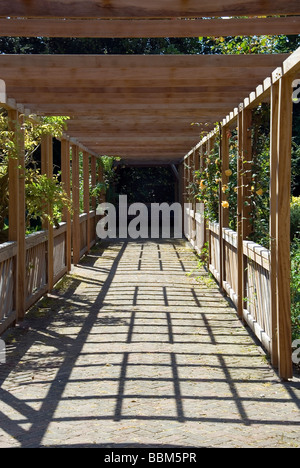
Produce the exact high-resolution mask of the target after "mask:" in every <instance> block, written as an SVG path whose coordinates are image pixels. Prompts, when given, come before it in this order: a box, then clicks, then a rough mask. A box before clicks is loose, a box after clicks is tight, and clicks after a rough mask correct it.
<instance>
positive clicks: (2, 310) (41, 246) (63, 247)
mask: <svg viewBox="0 0 300 468" xmlns="http://www.w3.org/2000/svg"><path fill="white" fill-rule="evenodd" d="M87 219H88V215H87V214H86V213H85V214H83V215H81V216H80V226H81V239H80V242H81V252H80V255H81V256H83V255H84V254H85V253H86V252H87V251H88V250H89V249H90V248H91V247H92V246H93V245H94V244H95V242H96V213H95V211H91V212H90V213H89V223H87ZM88 226H89V231H88V230H87V229H88ZM88 232H89V235H88ZM88 238H89V241H90V245H89V247H88V245H87V241H88ZM48 240H49V239H48V231H46V230H45V231H40V232H36V233H33V234H30V235H28V236H26V240H25V247H26V259H25V268H26V272H25V309H26V310H28V309H29V308H30V307H31V306H32V305H33V304H35V303H36V302H37V301H38V300H39V299H40V298H41V297H42V296H44V295H45V294H46V293H47V292H49V271H48V264H49V255H53V283H54V284H55V283H57V282H58V281H59V280H60V279H61V278H62V277H63V276H64V275H65V274H66V273H67V272H68V266H67V223H65V222H64V223H60V226H59V228H57V229H54V230H53V251H52V252H49V242H48ZM16 258H17V242H7V243H5V244H0V334H1V333H2V332H3V331H5V330H6V329H7V328H8V327H9V326H10V325H11V324H13V323H14V322H15V320H16Z"/></svg>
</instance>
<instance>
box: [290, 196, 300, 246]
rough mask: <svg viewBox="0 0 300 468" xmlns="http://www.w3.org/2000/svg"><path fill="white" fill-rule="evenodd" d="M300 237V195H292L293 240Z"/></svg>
mask: <svg viewBox="0 0 300 468" xmlns="http://www.w3.org/2000/svg"><path fill="white" fill-rule="evenodd" d="M295 237H297V238H299V237H300V197H292V201H291V241H293V240H294V238H295Z"/></svg>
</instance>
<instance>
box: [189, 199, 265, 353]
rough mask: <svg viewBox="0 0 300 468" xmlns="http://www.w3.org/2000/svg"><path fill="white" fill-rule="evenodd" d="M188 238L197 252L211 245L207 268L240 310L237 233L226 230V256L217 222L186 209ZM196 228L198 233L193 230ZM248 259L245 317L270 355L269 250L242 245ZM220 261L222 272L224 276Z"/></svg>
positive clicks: (224, 229)
mask: <svg viewBox="0 0 300 468" xmlns="http://www.w3.org/2000/svg"><path fill="white" fill-rule="evenodd" d="M185 223H186V224H185V226H187V229H186V232H185V234H186V237H187V238H188V239H189V241H190V242H191V244H192V245H193V247H194V248H195V249H196V250H197V252H198V253H201V251H202V248H203V246H204V244H205V242H204V241H205V237H206V238H207V239H206V240H207V243H208V264H207V267H208V269H209V270H210V272H211V273H212V274H213V276H214V277H215V279H216V280H217V281H218V282H219V283H220V278H221V277H222V285H220V286H222V289H223V290H224V291H225V292H226V293H227V295H228V296H229V297H230V299H231V300H232V302H233V304H234V305H235V306H236V307H237V302H238V268H237V266H238V250H237V233H236V232H235V231H232V230H231V229H228V228H223V230H222V238H223V243H222V245H223V247H222V248H223V255H222V256H221V252H220V245H221V243H220V229H219V224H218V223H208V226H207V225H206V223H205V222H204V218H203V216H202V214H200V213H195V212H194V211H193V210H191V209H189V208H186V209H185ZM192 226H196V230H195V231H193V230H192ZM243 255H244V256H245V265H246V267H245V271H244V274H245V291H244V294H243V303H244V308H243V318H244V320H245V321H246V322H247V324H248V325H249V326H250V328H251V329H252V330H253V332H254V333H255V335H256V336H257V337H258V338H259V340H260V341H261V343H262V344H263V346H264V347H265V348H266V350H267V351H269V352H271V336H272V314H271V300H270V296H271V288H270V251H269V250H267V249H265V248H263V247H261V246H260V245H258V244H255V243H254V242H249V241H244V242H243ZM221 262H222V264H223V272H222V275H221Z"/></svg>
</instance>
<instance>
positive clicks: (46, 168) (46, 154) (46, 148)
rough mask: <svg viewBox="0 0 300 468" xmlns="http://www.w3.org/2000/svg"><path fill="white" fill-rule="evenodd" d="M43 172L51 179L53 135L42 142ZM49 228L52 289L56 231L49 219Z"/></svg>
mask: <svg viewBox="0 0 300 468" xmlns="http://www.w3.org/2000/svg"><path fill="white" fill-rule="evenodd" d="M41 155H42V156H41V158H42V159H41V163H42V165H41V173H42V174H45V175H46V176H47V177H48V178H49V179H51V178H52V177H53V139H52V136H51V135H44V136H43V137H42V143H41ZM47 215H48V216H49V217H50V218H52V217H53V212H52V208H51V207H50V206H49V205H48V208H47ZM44 227H45V229H47V230H48V289H49V291H51V290H52V289H53V286H54V258H53V255H54V233H53V224H51V223H50V222H49V221H47V222H46V223H44Z"/></svg>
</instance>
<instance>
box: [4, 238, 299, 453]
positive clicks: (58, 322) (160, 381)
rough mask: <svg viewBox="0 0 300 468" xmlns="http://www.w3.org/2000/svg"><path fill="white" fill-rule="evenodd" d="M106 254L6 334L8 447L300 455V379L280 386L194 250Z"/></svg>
mask: <svg viewBox="0 0 300 468" xmlns="http://www.w3.org/2000/svg"><path fill="white" fill-rule="evenodd" d="M106 247H107V248H105V249H104V248H102V250H100V249H98V250H96V249H94V250H93V252H92V253H91V255H89V256H88V257H86V258H85V259H84V260H83V261H82V263H81V264H80V265H79V266H77V267H76V268H74V271H73V273H72V275H70V276H69V277H67V278H66V279H65V280H64V281H63V282H62V283H61V284H60V285H59V287H57V288H56V290H55V291H53V293H52V295H51V296H50V297H48V298H46V299H44V300H42V301H41V302H40V303H39V304H38V306H36V307H34V308H33V309H32V310H31V311H30V312H29V314H28V315H27V317H26V322H25V323H24V326H23V327H22V328H19V327H17V328H15V329H12V330H9V331H8V332H7V333H6V334H5V339H6V341H7V354H8V360H7V364H5V365H1V366H0V379H1V380H0V381H1V388H0V395H1V402H0V448H5V447H23V448H25V447H33V448H37V447H112V448H114V447H242V448H245V447H254V448H259V447H268V448H269V447H280V448H281V447H289V448H293V447H300V439H299V435H300V412H299V396H300V382H299V379H297V378H295V379H293V381H291V382H289V383H285V384H283V383H281V382H280V380H279V379H278V377H277V375H276V374H275V373H274V371H273V370H272V368H271V367H270V365H269V364H268V362H267V360H266V358H265V356H264V353H263V352H262V350H261V349H260V347H259V346H257V343H255V342H254V341H253V338H252V337H251V336H250V335H249V333H248V331H247V330H246V329H245V328H243V327H242V326H241V324H240V322H239V321H238V319H237V317H236V314H235V311H234V310H233V309H232V308H231V307H230V305H229V303H228V302H227V300H226V299H224V298H223V297H222V295H221V294H220V293H219V291H218V289H217V287H216V285H215V283H214V282H213V281H211V280H210V279H209V277H208V276H207V275H206V273H205V272H204V271H200V272H198V273H197V275H199V277H198V278H196V273H195V272H193V270H195V268H196V267H197V260H196V257H195V256H194V254H193V253H192V251H191V249H190V248H189V244H187V243H185V242H183V241H169V242H167V241H166V242H153V241H151V242H131V243H123V242H118V243H114V244H110V245H107V246H106ZM191 272H192V274H191Z"/></svg>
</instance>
